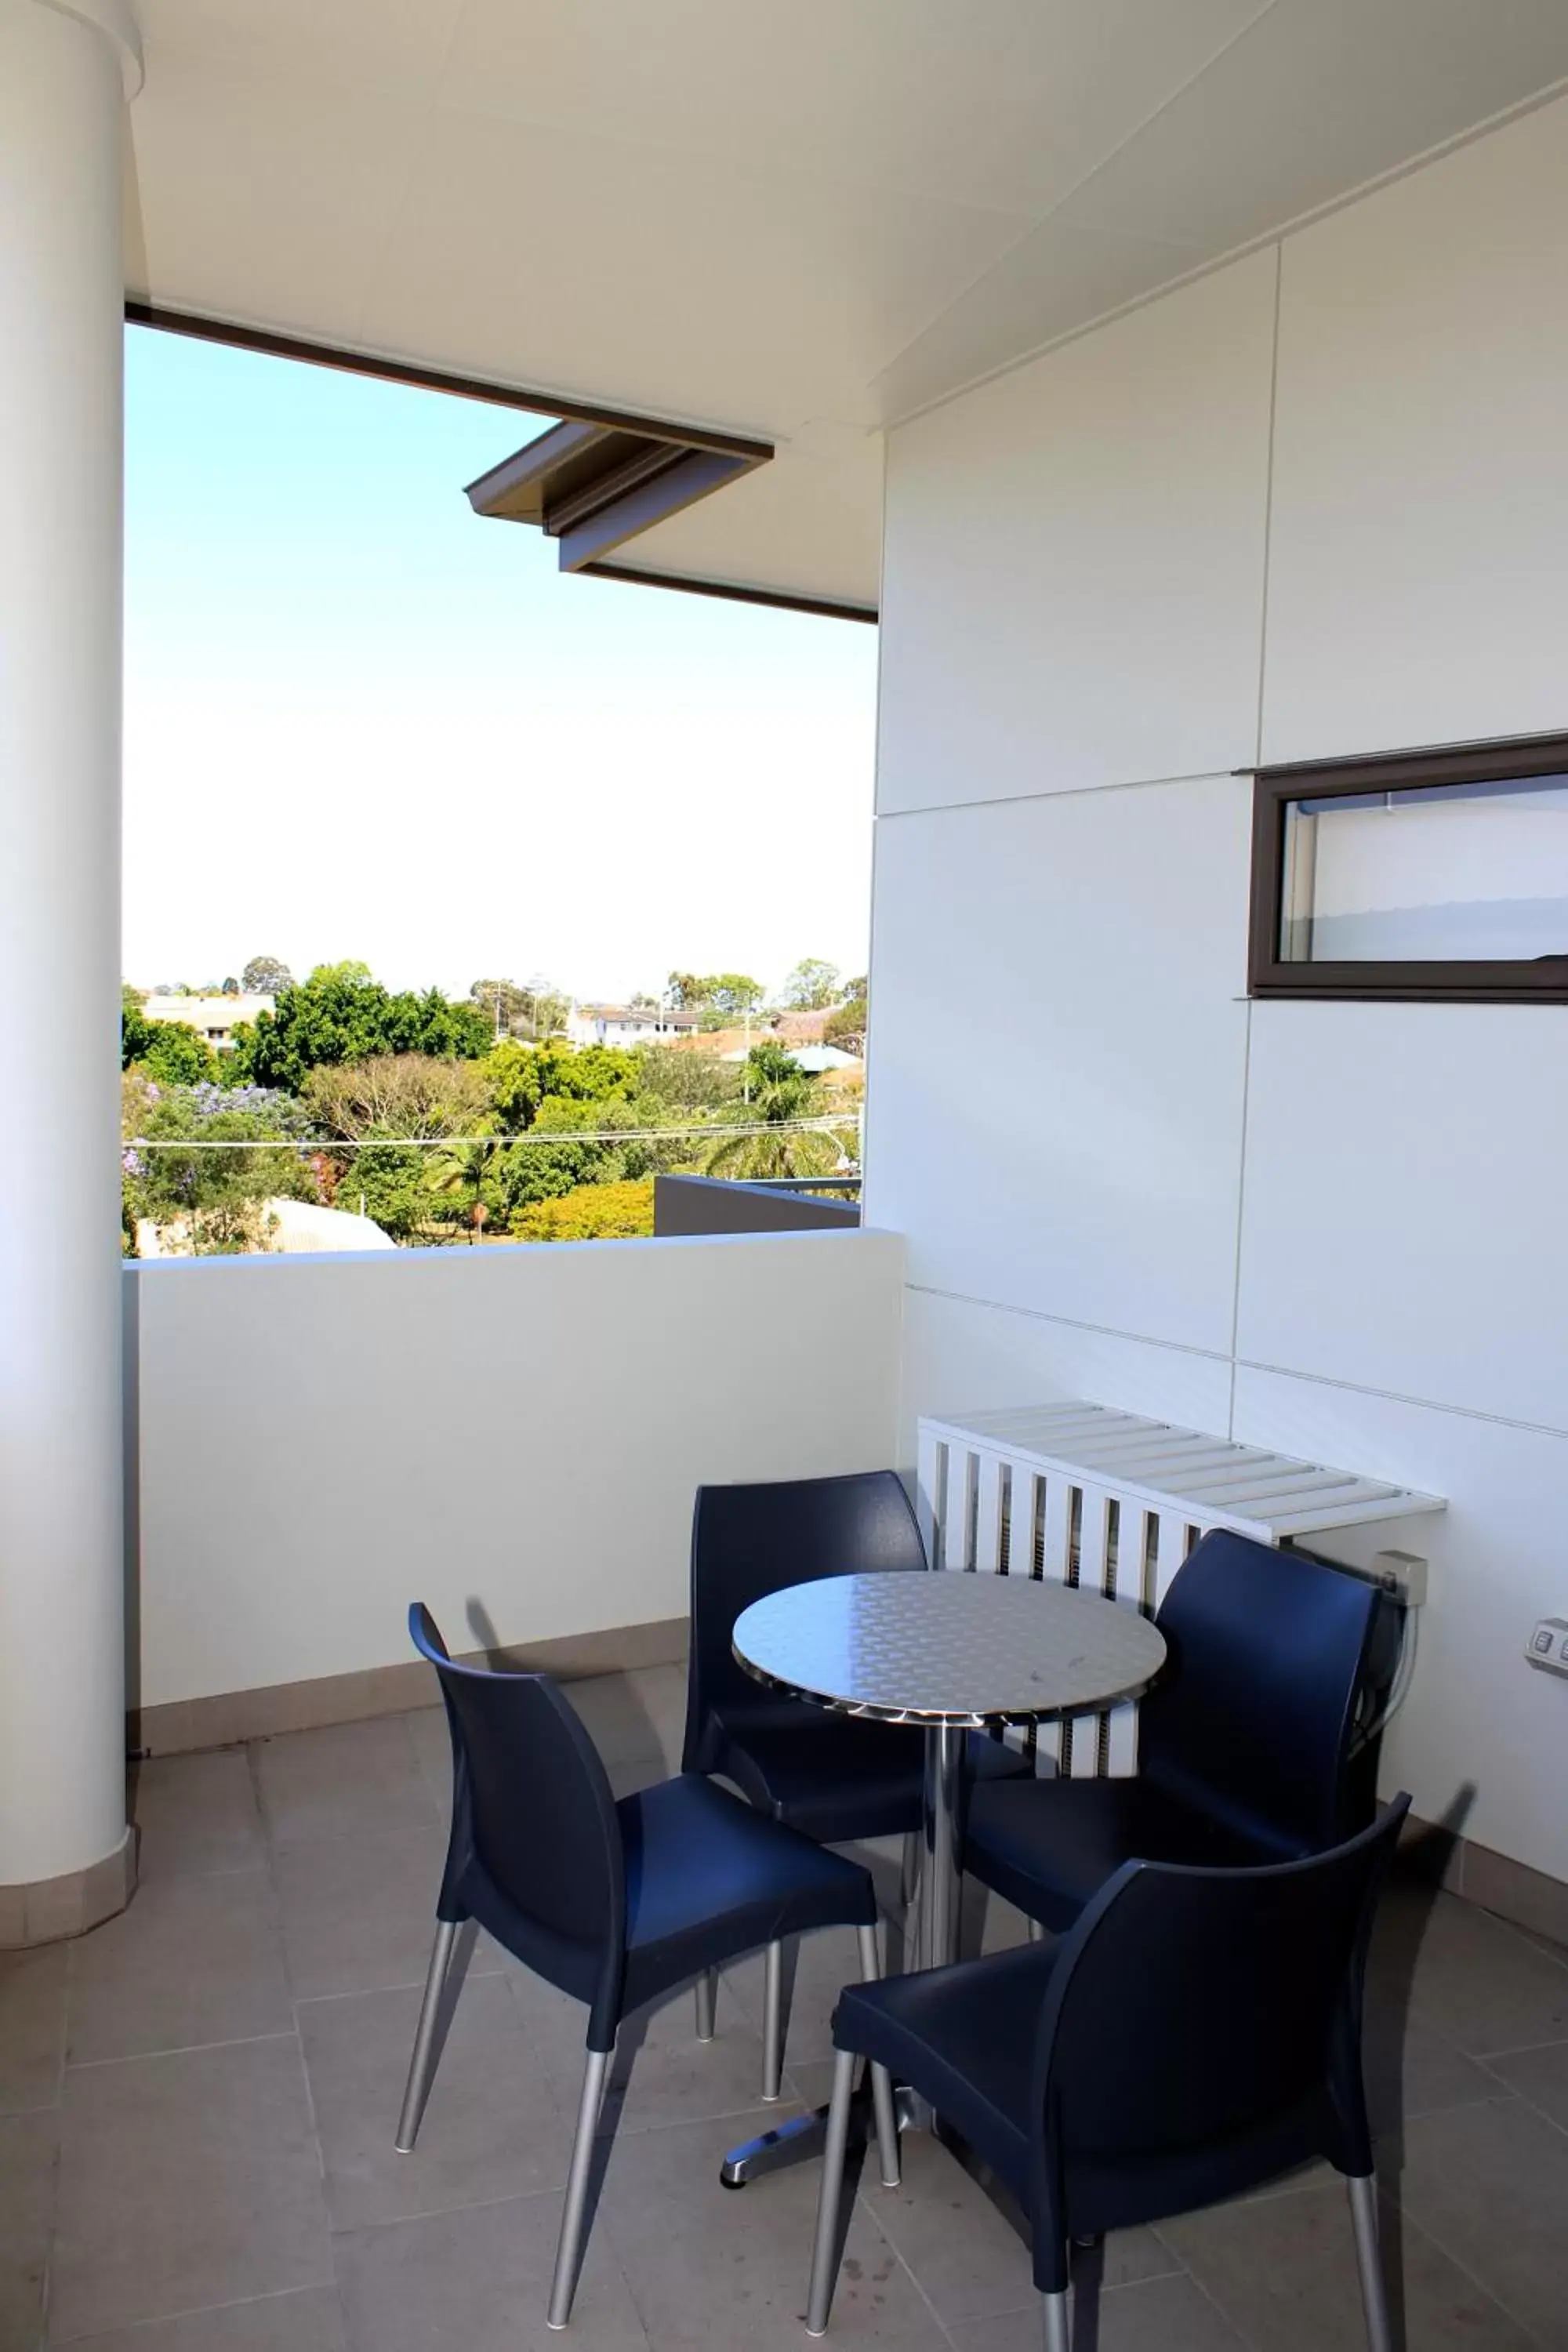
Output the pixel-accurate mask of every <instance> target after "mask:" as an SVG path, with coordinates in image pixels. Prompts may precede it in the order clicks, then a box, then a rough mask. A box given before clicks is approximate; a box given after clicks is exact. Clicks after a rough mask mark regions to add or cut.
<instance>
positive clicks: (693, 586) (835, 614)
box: [579, 563, 879, 627]
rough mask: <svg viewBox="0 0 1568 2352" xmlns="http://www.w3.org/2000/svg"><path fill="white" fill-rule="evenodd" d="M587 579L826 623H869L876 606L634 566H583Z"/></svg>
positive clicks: (873, 619)
mask: <svg viewBox="0 0 1568 2352" xmlns="http://www.w3.org/2000/svg"><path fill="white" fill-rule="evenodd" d="M579 577H580V578H582V579H584V580H624V581H625V582H626V584H627V585H628V587H632V588H674V589H678V590H679V592H680V593H681V594H682V595H686V596H719V597H721V598H723V599H724V600H725V601H726V602H727V603H729V604H767V605H771V606H772V607H773V609H774V611H776V612H781V613H810V614H815V615H816V618H817V619H818V620H824V621H869V622H870V623H871V625H872V626H873V627H875V625H876V624H877V621H878V619H879V614H878V611H877V607H876V606H875V604H841V603H840V602H838V600H837V598H835V597H832V596H808V595H805V594H802V595H798V596H797V595H792V594H791V593H790V592H789V590H788V589H785V588H750V587H747V586H746V585H745V584H744V583H742V582H741V581H738V580H699V579H697V578H695V577H694V576H692V575H691V574H689V573H687V572H649V571H647V569H646V568H644V567H642V566H640V565H637V564H635V563H584V565H583V567H582V570H581V572H580V573H579Z"/></svg>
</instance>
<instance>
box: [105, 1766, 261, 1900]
mask: <svg viewBox="0 0 1568 2352" xmlns="http://www.w3.org/2000/svg"><path fill="white" fill-rule="evenodd" d="M127 1798H128V1802H129V1805H130V1811H131V1819H132V1821H133V1822H135V1824H136V1826H137V1828H138V1830H139V1831H140V1832H141V1844H140V1847H139V1849H138V1852H137V1857H136V1867H137V1874H138V1875H139V1877H140V1879H141V1882H142V1885H143V1886H145V1885H150V1884H151V1883H152V1882H153V1880H154V1879H160V1878H190V1877H194V1876H199V1875H203V1874H205V1873H207V1872H209V1871H219V1870H251V1869H254V1868H255V1867H256V1866H257V1865H258V1864H259V1863H261V1862H263V1861H265V1859H266V1853H265V1847H264V1842H263V1838H262V1832H261V1813H260V1810H259V1808H258V1805H257V1801H256V1788H255V1783H254V1782H253V1780H252V1779H251V1772H250V1759H249V1757H248V1756H247V1753H246V1751H245V1749H244V1748H217V1749H215V1750H214V1751H213V1752H212V1753H211V1754H210V1755H204V1756H159V1757H153V1758H149V1759H147V1760H146V1761H145V1762H143V1763H141V1764H135V1765H132V1769H131V1773H130V1783H129V1788H128V1790H127Z"/></svg>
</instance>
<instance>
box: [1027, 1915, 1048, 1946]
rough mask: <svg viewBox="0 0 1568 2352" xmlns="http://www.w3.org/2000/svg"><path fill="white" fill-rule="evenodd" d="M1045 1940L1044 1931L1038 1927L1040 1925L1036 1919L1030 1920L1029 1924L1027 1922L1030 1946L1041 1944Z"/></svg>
mask: <svg viewBox="0 0 1568 2352" xmlns="http://www.w3.org/2000/svg"><path fill="white" fill-rule="evenodd" d="M1045 1940H1046V1931H1045V1929H1044V1928H1043V1927H1041V1925H1040V1923H1039V1921H1038V1920H1037V1919H1031V1920H1030V1922H1029V1941H1030V1943H1031V1944H1043V1943H1044V1942H1045Z"/></svg>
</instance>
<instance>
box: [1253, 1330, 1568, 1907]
mask: <svg viewBox="0 0 1568 2352" xmlns="http://www.w3.org/2000/svg"><path fill="white" fill-rule="evenodd" d="M1236 1434H1237V1437H1239V1438H1243V1439H1245V1440H1247V1442H1248V1443H1249V1444H1258V1445H1275V1446H1278V1447H1279V1448H1280V1449H1281V1450H1282V1451H1284V1452H1289V1453H1292V1454H1309V1455H1311V1456H1314V1457H1315V1458H1317V1459H1318V1460H1320V1461H1328V1462H1342V1463H1344V1464H1345V1465H1347V1466H1350V1467H1353V1468H1355V1469H1358V1470H1366V1471H1370V1472H1371V1473H1373V1475H1376V1476H1381V1477H1389V1478H1397V1479H1399V1480H1401V1481H1402V1482H1404V1483H1406V1484H1410V1485H1414V1486H1421V1487H1425V1488H1426V1489H1427V1490H1428V1491H1429V1492H1434V1493H1436V1494H1440V1495H1446V1496H1447V1498H1448V1508H1447V1511H1446V1512H1445V1513H1443V1514H1442V1515H1441V1516H1440V1517H1436V1518H1429V1519H1422V1520H1419V1521H1413V1522H1412V1523H1411V1528H1410V1532H1409V1534H1408V1535H1407V1536H1405V1537H1403V1538H1398V1537H1393V1536H1391V1535H1390V1534H1389V1533H1388V1532H1387V1531H1386V1530H1385V1531H1384V1535H1383V1540H1384V1541H1385V1542H1387V1541H1396V1542H1397V1541H1403V1543H1404V1545H1405V1549H1411V1550H1417V1551H1421V1552H1424V1553H1426V1555H1427V1556H1428V1557H1429V1559H1431V1561H1432V1564H1433V1573H1434V1584H1433V1595H1434V1597H1433V1599H1432V1601H1430V1603H1429V1604H1428V1605H1427V1607H1426V1609H1424V1610H1423V1612H1421V1625H1420V1646H1419V1650H1418V1653H1417V1671H1416V1678H1415V1685H1414V1686H1413V1688H1412V1691H1411V1695H1410V1699H1409V1702H1408V1704H1407V1706H1405V1710H1404V1712H1403V1713H1402V1714H1401V1715H1400V1716H1399V1717H1397V1718H1396V1719H1395V1721H1394V1724H1393V1725H1392V1726H1391V1727H1390V1730H1389V1734H1388V1738H1387V1740H1386V1742H1385V1745H1384V1771H1383V1785H1384V1792H1385V1793H1392V1792H1393V1790H1395V1789H1397V1788H1406V1789H1408V1790H1410V1791H1411V1793H1412V1795H1413V1796H1414V1798H1415V1809H1416V1811H1418V1812H1420V1813H1422V1814H1424V1815H1425V1816H1426V1818H1427V1819H1428V1820H1438V1819H1441V1818H1443V1817H1444V1816H1445V1815H1446V1814H1447V1811H1448V1809H1449V1808H1450V1807H1451V1806H1454V1805H1455V1804H1456V1803H1457V1802H1458V1803H1464V1804H1467V1810H1466V1812H1465V1818H1464V1819H1463V1820H1462V1821H1459V1822H1458V1823H1457V1826H1458V1827H1459V1828H1461V1829H1462V1830H1463V1831H1464V1833H1465V1834H1466V1835H1467V1836H1468V1837H1473V1838H1479V1840H1480V1842H1481V1843H1482V1844H1483V1845H1489V1846H1495V1847H1496V1848H1497V1849H1498V1851H1499V1852H1500V1853H1508V1854H1511V1855H1512V1856H1513V1857H1514V1859H1515V1860H1516V1861H1519V1862H1523V1863H1528V1864H1530V1865H1531V1868H1532V1869H1535V1870H1544V1871H1546V1872H1548V1873H1550V1874H1552V1875H1553V1876H1555V1877H1558V1878H1568V1811H1565V1810H1564V1807H1563V1771H1562V1758H1563V1753H1564V1749H1565V1746H1568V1683H1563V1682H1560V1681H1559V1680H1557V1678H1556V1677H1555V1676H1553V1675H1543V1674H1540V1673H1538V1672H1536V1671H1535V1669H1533V1668H1532V1667H1531V1666H1530V1665H1528V1664H1526V1663H1525V1657H1524V1643H1525V1636H1526V1634H1527V1633H1529V1631H1530V1628H1531V1624H1532V1623H1533V1622H1534V1621H1535V1619H1536V1618H1537V1617H1540V1616H1548V1615H1563V1614H1568V1549H1565V1547H1564V1544H1563V1528H1564V1525H1565V1524H1568V1438H1563V1437H1554V1436H1543V1435H1539V1434H1537V1433H1534V1432H1532V1431H1529V1430H1520V1429H1510V1428H1507V1427H1505V1426H1503V1425H1502V1424H1500V1423H1497V1422H1489V1421H1482V1420H1477V1419H1475V1418H1473V1417H1471V1416H1469V1415H1468V1414H1463V1413H1453V1412H1433V1411H1430V1410H1428V1409H1426V1408H1423V1407H1421V1406H1417V1405H1406V1404H1400V1403H1397V1402H1394V1401H1392V1400H1390V1399H1388V1398H1384V1397H1370V1396H1366V1395H1363V1394H1360V1393H1357V1392H1356V1391H1352V1390H1349V1389H1342V1388H1334V1387H1331V1386H1328V1385H1325V1384H1323V1383H1321V1382H1317V1381H1300V1380H1292V1379H1289V1378H1286V1377H1284V1376H1281V1375H1278V1374H1273V1373H1267V1372H1258V1371H1249V1370H1247V1369H1245V1368H1243V1369H1242V1370H1240V1371H1238V1373H1237V1391H1236ZM1362 1544H1363V1549H1366V1548H1367V1545H1366V1538H1364V1537H1363V1538H1362ZM1323 1548H1324V1549H1339V1547H1337V1546H1331V1545H1329V1544H1328V1543H1327V1542H1326V1541H1325V1544H1324V1547H1323ZM1370 1549H1377V1546H1376V1545H1375V1544H1373V1545H1372V1546H1371V1547H1370ZM1467 1790H1473V1792H1474V1793H1473V1797H1472V1798H1470V1799H1468V1801H1467V1799H1466V1793H1465V1792H1466V1791H1467Z"/></svg>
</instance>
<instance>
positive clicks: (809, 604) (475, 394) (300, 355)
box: [125, 296, 877, 621]
mask: <svg viewBox="0 0 1568 2352" xmlns="http://www.w3.org/2000/svg"><path fill="white" fill-rule="evenodd" d="M125 316H126V320H127V321H128V322H129V323H130V324H131V325H132V326H138V327H151V328H153V329H156V330H157V331H160V332H162V333H163V334H167V335H189V336H193V337H194V338H195V340H196V341H200V342H209V343H226V344H228V345H229V346H230V348H231V349H233V350H236V351H249V352H261V353H264V354H265V355H266V356H267V357H268V358H271V359H282V360H296V361H299V362H301V363H302V364H304V365H306V366H310V367H324V368H332V369H337V370H341V371H342V373H344V374H346V375H365V376H372V377H374V378H378V379H379V380H380V381H381V382H382V383H405V384H410V385H414V386H416V387H417V388H418V389H420V390H421V391H426V392H440V393H447V394H452V395H454V396H455V397H456V398H458V399H459V400H475V401H486V402H489V403H490V404H492V405H493V406H495V407H498V408H510V409H520V410H523V411H526V412H531V413H532V414H533V415H539V416H563V417H564V418H565V419H566V420H567V422H565V423H564V424H562V425H552V427H550V429H549V430H548V431H547V432H544V433H542V434H541V435H540V436H539V437H538V439H537V440H534V441H531V442H530V443H529V444H528V445H527V446H526V447H525V448H523V449H520V450H518V451H517V452H516V453H515V455H514V456H513V457H508V458H506V459H504V460H503V462H502V463H501V464H500V466H497V467H492V468H491V470H490V472H489V474H485V475H481V476H480V478H479V481H477V482H475V483H473V484H471V485H470V488H469V498H470V500H471V501H472V502H473V503H474V506H475V511H476V512H477V513H483V514H501V513H503V511H504V509H502V508H501V507H500V505H489V504H486V505H482V506H481V505H480V504H479V499H478V494H479V492H481V491H483V490H485V489H487V488H489V486H491V485H497V486H498V494H499V486H500V481H501V478H502V477H511V478H513V480H514V482H515V483H516V485H517V486H518V488H519V490H520V494H521V479H522V477H523V475H524V474H525V473H526V472H527V471H528V463H527V461H529V460H530V459H532V458H534V457H537V455H538V453H539V452H540V451H541V450H542V448H543V446H544V445H545V444H546V443H554V444H555V446H556V448H557V450H558V452H560V453H561V454H562V455H563V456H564V454H565V448H564V441H565V436H571V446H572V447H574V448H579V449H587V448H589V447H595V448H597V447H600V446H602V444H603V442H604V441H605V440H607V439H609V438H611V437H612V436H613V437H614V438H616V440H618V441H619V442H620V445H621V449H622V454H623V456H625V455H627V454H629V451H630V450H631V449H632V448H635V447H636V446H637V445H638V444H642V445H645V446H646V445H647V444H649V443H652V444H655V445H658V446H662V447H664V448H674V449H676V450H677V451H679V452H681V453H683V454H689V453H693V452H697V451H703V452H706V453H708V454H710V455H712V456H716V457H732V458H735V459H738V460H739V461H740V463H739V464H738V465H737V466H736V467H735V468H734V469H733V471H732V472H731V473H728V474H726V475H725V476H724V477H723V479H725V480H732V479H734V478H736V477H737V475H739V474H742V473H749V472H750V471H751V470H752V467H755V466H763V465H765V464H766V463H767V461H768V459H769V458H770V457H772V456H773V445H772V443H771V442H767V441H756V440H751V439H747V438H745V437H743V436H741V435H738V434H733V433H715V432H710V430H709V429H708V428H707V427H706V426H705V425H680V426H679V427H676V426H673V425H667V424H666V423H664V422H663V421H661V420H660V419H658V418H655V417H647V416H639V415H635V414H633V413H631V412H630V411H627V410H624V409H612V408H603V407H600V406H598V405H597V404H593V403H589V402H586V401H580V400H574V399H571V398H569V397H563V394H561V393H559V392H557V391H545V390H543V389H538V390H534V389H531V388H529V387H526V386H523V385H521V384H517V383H500V381H498V380H497V379H496V378H494V377H486V376H470V375H460V374H458V373H456V372H454V371H452V370H449V369H446V368H433V367H424V366H420V365H417V364H416V363H415V362H411V361H406V360H395V359H386V358H383V357H381V356H380V355H379V354H374V353H371V352H356V351H353V350H352V349H350V348H348V347H347V346H345V345H343V344H339V343H329V342H325V341H317V340H316V339H315V338H313V337H309V336H304V335H287V334H279V333H277V332H275V331H273V330H271V329H270V328H265V327H252V326H247V325H244V324H242V323H241V322H239V321H238V320H233V319H219V318H214V317H212V316H211V315H210V314H208V313H205V312H203V311H198V310H175V309H173V308H171V307H170V306H168V305H167V304H164V303H159V302H152V301H148V300H146V299H143V298H141V297H137V296H129V297H128V298H127V299H126V303H125ZM604 464H605V460H604V458H603V457H602V456H601V457H596V458H595V459H594V460H593V461H592V462H591V463H590V465H589V468H588V470H589V472H590V473H592V472H593V471H594V470H595V466H597V467H603V466H604ZM514 469H516V470H515V473H514ZM663 470H664V469H663V468H662V467H659V468H658V471H663ZM670 470H671V471H673V470H674V468H673V467H672V468H671V469H670ZM674 487H675V488H676V489H677V490H678V492H679V491H685V492H688V493H689V494H685V495H678V496H677V497H676V498H675V499H674V500H673V502H672V503H671V504H670V505H669V507H668V509H666V512H667V513H669V514H673V513H676V512H678V511H679V508H680V507H682V506H689V505H690V504H691V503H692V499H694V498H700V497H704V496H706V495H707V493H708V491H710V490H713V489H718V488H721V482H720V481H709V482H706V483H705V484H704V485H703V486H702V487H701V488H694V487H692V486H691V483H690V478H688V482H687V483H686V484H685V485H675V486H674ZM507 519H508V520H517V521H523V520H529V521H534V520H538V521H539V522H541V523H542V520H543V508H542V492H541V509H540V513H539V515H538V516H537V517H535V516H532V515H527V514H524V513H521V512H520V513H517V514H515V515H510V516H509V517H508V518H507ZM654 520H664V516H662V515H660V516H645V517H644V518H643V519H642V520H639V521H637V522H636V523H635V524H634V525H633V526H632V530H627V531H626V532H624V533H622V532H617V533H616V535H615V536H614V537H613V538H608V539H605V541H603V542H602V544H601V550H600V551H601V552H602V553H607V552H608V551H609V549H610V547H612V546H615V545H619V544H622V543H623V542H624V540H625V539H626V538H627V537H630V536H631V535H632V532H633V530H647V529H648V528H649V526H650V523H651V522H652V521H654ZM562 553H563V559H564V558H565V556H566V553H567V547H566V545H565V543H564V542H563V548H562ZM563 569H570V570H573V571H576V572H581V573H584V574H596V575H597V576H599V577H600V578H603V579H606V580H625V581H627V582H629V583H633V584H636V585H638V586H645V587H649V588H673V589H678V590H680V591H683V592H684V593H686V594H688V595H694V596H721V597H728V598H730V599H731V600H733V601H734V602H735V603H738V604H773V605H777V606H779V607H781V608H782V609H784V611H786V612H796V613H819V614H825V615H827V616H828V617H830V618H833V619H836V620H847V621H875V620H876V618H877V614H876V611H875V608H874V607H870V606H866V605H860V604H837V603H835V602H833V601H832V600H831V599H829V598H827V597H816V596H795V595H790V594H788V593H784V592H782V591H774V590H773V589H768V588H750V587H742V586H741V585H739V584H738V583H731V582H728V581H723V580H699V579H693V578H687V577H683V576H681V575H680V574H679V573H677V572H650V571H642V570H639V569H637V567H636V566H634V565H631V564H610V563H601V562H598V561H597V560H596V559H595V554H594V552H593V551H592V550H591V549H590V550H588V551H586V552H583V551H579V552H578V554H577V560H576V561H575V562H573V563H571V564H569V565H568V564H566V563H565V562H564V561H563Z"/></svg>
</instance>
